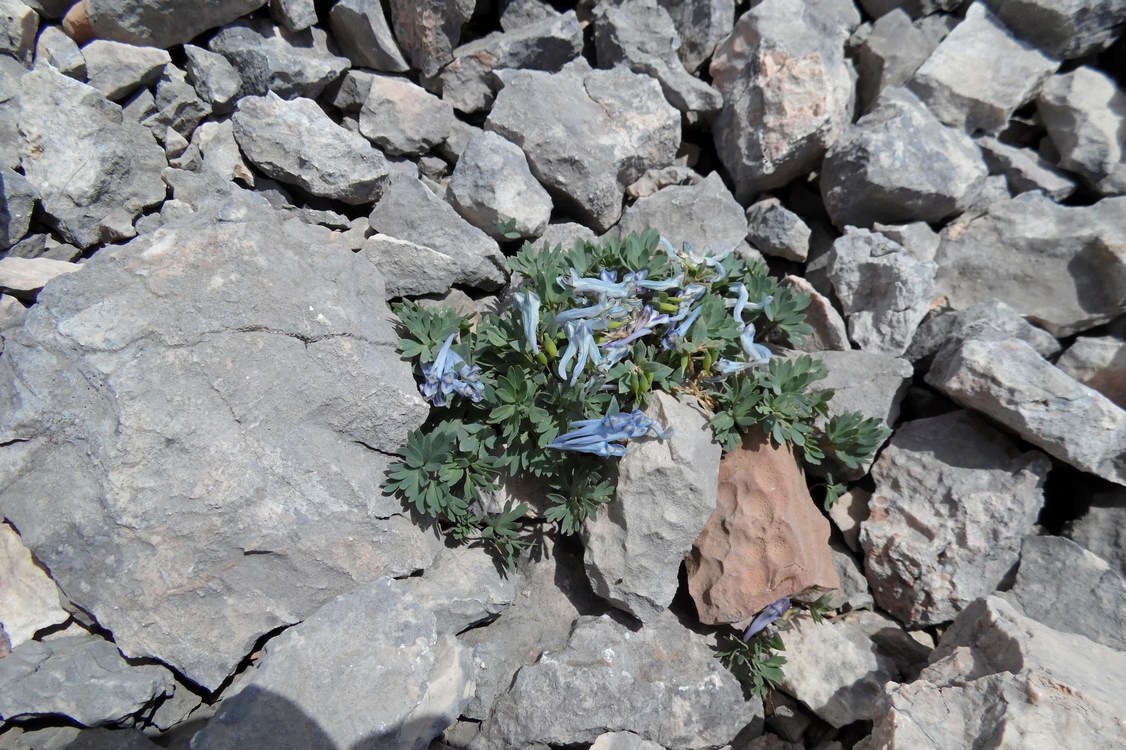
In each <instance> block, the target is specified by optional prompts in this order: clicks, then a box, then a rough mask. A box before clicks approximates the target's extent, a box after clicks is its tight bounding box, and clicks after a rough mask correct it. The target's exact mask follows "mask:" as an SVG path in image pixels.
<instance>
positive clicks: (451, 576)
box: [400, 546, 517, 635]
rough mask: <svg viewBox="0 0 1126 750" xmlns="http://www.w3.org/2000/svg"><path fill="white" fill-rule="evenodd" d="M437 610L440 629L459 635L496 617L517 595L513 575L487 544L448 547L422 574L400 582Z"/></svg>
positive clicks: (441, 631) (437, 621)
mask: <svg viewBox="0 0 1126 750" xmlns="http://www.w3.org/2000/svg"><path fill="white" fill-rule="evenodd" d="M400 585H401V586H402V587H403V590H404V591H406V592H408V593H409V594H410V595H411V596H413V597H414V598H416V599H418V600H419V601H420V602H422V604H423V605H424V606H425V607H426V609H427V610H429V611H430V612H432V613H434V619H435V627H436V628H437V631H438V633H448V634H450V635H456V634H458V633H461V632H462V631H464V630H466V629H468V628H471V627H473V626H475V625H481V624H482V623H486V622H488V621H490V620H495V619H496V618H497V616H498V615H500V614H501V613H503V612H505V611H506V610H507V609H508V608H509V607H510V606H511V605H512V602H513V600H514V599H515V598H516V588H517V584H516V581H515V580H514V576H512V575H510V574H509V572H508V571H507V570H505V568H504V562H503V561H502V560H501V559H500V558H498V557H497V556H496V555H495V554H493V553H492V552H490V551H489V549H487V548H486V547H483V546H476V547H468V546H460V547H445V548H443V549H442V551H441V552H439V553H438V556H437V557H436V558H434V564H433V565H431V566H430V567H429V568H427V569H426V572H425V573H424V574H423V575H422V576H421V577H415V578H408V579H405V580H403V581H401V582H400Z"/></svg>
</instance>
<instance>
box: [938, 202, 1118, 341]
mask: <svg viewBox="0 0 1126 750" xmlns="http://www.w3.org/2000/svg"><path fill="white" fill-rule="evenodd" d="M1124 246H1126V197H1120V198H1104V199H1102V200H1101V201H1099V202H1098V203H1096V204H1094V205H1092V206H1074V207H1072V206H1060V205H1058V204H1056V203H1054V202H1052V200H1051V199H1049V198H1048V197H1047V196H1045V195H1043V194H1042V193H1040V192H1029V193H1023V194H1021V195H1018V196H1017V197H1015V198H1013V199H1011V200H1005V201H1000V202H996V203H993V204H992V205H991V206H989V208H988V209H987V210H986V211H985V213H984V215H982V216H980V217H979V218H976V219H973V220H971V221H970V222H969V223H968V224H965V225H961V226H957V225H956V226H953V227H951V228H949V229H948V230H947V231H946V232H944V234H943V240H942V245H941V246H940V247H939V250H938V255H937V256H936V258H935V260H936V261H937V262H938V275H937V277H936V280H935V290H936V292H937V293H938V294H941V295H944V296H945V297H946V298H947V301H948V303H949V304H950V306H951V307H953V308H954V309H956V310H961V309H964V308H966V307H969V306H970V305H973V304H975V303H978V302H988V301H991V300H994V299H998V300H1001V301H1002V302H1005V303H1006V304H1008V305H1010V306H1011V307H1012V308H1013V309H1014V310H1016V311H1017V312H1018V313H1020V314H1021V315H1023V316H1025V317H1027V318H1028V319H1029V320H1031V321H1032V322H1034V323H1036V324H1037V325H1039V326H1041V327H1043V328H1046V329H1047V330H1048V331H1049V332H1050V333H1052V334H1054V335H1055V336H1060V337H1062V336H1068V335H1071V334H1074V333H1079V332H1081V331H1084V330H1086V329H1088V328H1092V327H1094V326H1097V325H1100V324H1102V323H1106V322H1109V321H1110V320H1112V319H1114V318H1115V317H1116V316H1118V315H1120V314H1121V313H1122V310H1123V309H1124V308H1126V256H1124V255H1123V253H1122V250H1121V248H1122V247H1124Z"/></svg>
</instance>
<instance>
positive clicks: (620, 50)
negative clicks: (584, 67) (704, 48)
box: [594, 0, 723, 113]
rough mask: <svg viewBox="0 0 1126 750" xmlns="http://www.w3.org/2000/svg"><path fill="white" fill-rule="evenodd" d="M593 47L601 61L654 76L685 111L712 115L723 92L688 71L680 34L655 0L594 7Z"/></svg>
mask: <svg viewBox="0 0 1126 750" xmlns="http://www.w3.org/2000/svg"><path fill="white" fill-rule="evenodd" d="M594 45H595V50H596V52H597V55H598V65H599V67H602V68H613V67H615V66H618V65H624V66H625V67H627V68H629V69H630V70H632V71H634V72H635V73H644V74H645V75H649V76H652V77H653V78H656V79H657V80H658V81H659V82H660V84H661V90H662V91H664V92H665V98H666V99H668V101H669V104H671V105H673V106H674V107H676V108H677V109H679V110H680V111H681V112H705V113H711V112H716V111H718V110H719V108H720V107H722V106H723V96H722V95H721V94H720V93H719V92H718V91H716V90H715V89H713V88H712V87H711V86H709V85H707V84H706V83H704V82H703V81H701V80H700V79H699V78H696V77H695V76H693V75H691V74H690V73H689V72H688V71H687V70H685V69H684V65H683V64H682V63H681V61H680V58H679V57H677V53H676V50H677V49H678V48H679V47H680V37H679V36H678V35H677V33H676V27H675V26H674V25H673V22H672V18H671V17H670V16H669V13H668V11H667V10H665V9H664V8H663V7H661V6H660V5H659V4H658V2H657V0H623V1H621V2H618V3H616V4H614V5H607V4H603V5H599V6H598V7H596V8H595V10H594Z"/></svg>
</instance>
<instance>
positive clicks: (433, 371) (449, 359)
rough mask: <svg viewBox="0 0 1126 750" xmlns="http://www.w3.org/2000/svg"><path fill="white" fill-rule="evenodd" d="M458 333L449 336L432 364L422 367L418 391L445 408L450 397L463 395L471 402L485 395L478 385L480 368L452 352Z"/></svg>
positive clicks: (483, 387) (480, 383) (481, 385)
mask: <svg viewBox="0 0 1126 750" xmlns="http://www.w3.org/2000/svg"><path fill="white" fill-rule="evenodd" d="M455 338H457V333H456V332H455V333H451V334H450V335H449V338H447V339H446V342H445V343H444V344H442V348H441V349H439V350H438V354H437V356H436V357H435V358H434V361H433V362H432V363H431V364H424V365H423V366H422V377H423V381H422V385H420V386H419V387H418V389H419V390H420V391H421V392H422V395H423V396H425V397H426V399H427V400H428V401H430V402H431V403H432V404H434V405H435V406H446V405H448V404H449V402H450V396H452V395H454V394H457V395H460V396H464V397H466V398H468V399H470V400H471V401H473V402H474V403H477V402H479V401H480V400H481V399H482V398H484V396H485V386H484V384H483V383H482V382H481V368H480V367H478V366H477V365H467V364H465V360H464V359H462V358H461V355H459V354H458V353H457V352H455V351H454V350H453V343H454V339H455Z"/></svg>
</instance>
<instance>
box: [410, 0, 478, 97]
mask: <svg viewBox="0 0 1126 750" xmlns="http://www.w3.org/2000/svg"><path fill="white" fill-rule="evenodd" d="M476 6H477V2H476V0H391V25H392V26H393V27H394V29H395V38H396V39H398V40H399V48H400V49H401V50H402V51H403V53H404V54H405V55H406V57H407V60H408V61H410V64H411V67H412V68H414V69H416V70H418V71H419V72H421V73H422V75H423V76H425V77H426V78H432V77H433V76H435V75H437V73H438V71H439V70H441V68H442V66H443V65H445V64H446V63H448V62H450V61H451V60H453V49H454V47H456V46H457V43H458V40H459V39H461V29H462V27H463V26H464V25H465V23H466V21H468V20H469V18H470V16H472V15H473V10H474V9H475V8H476Z"/></svg>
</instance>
